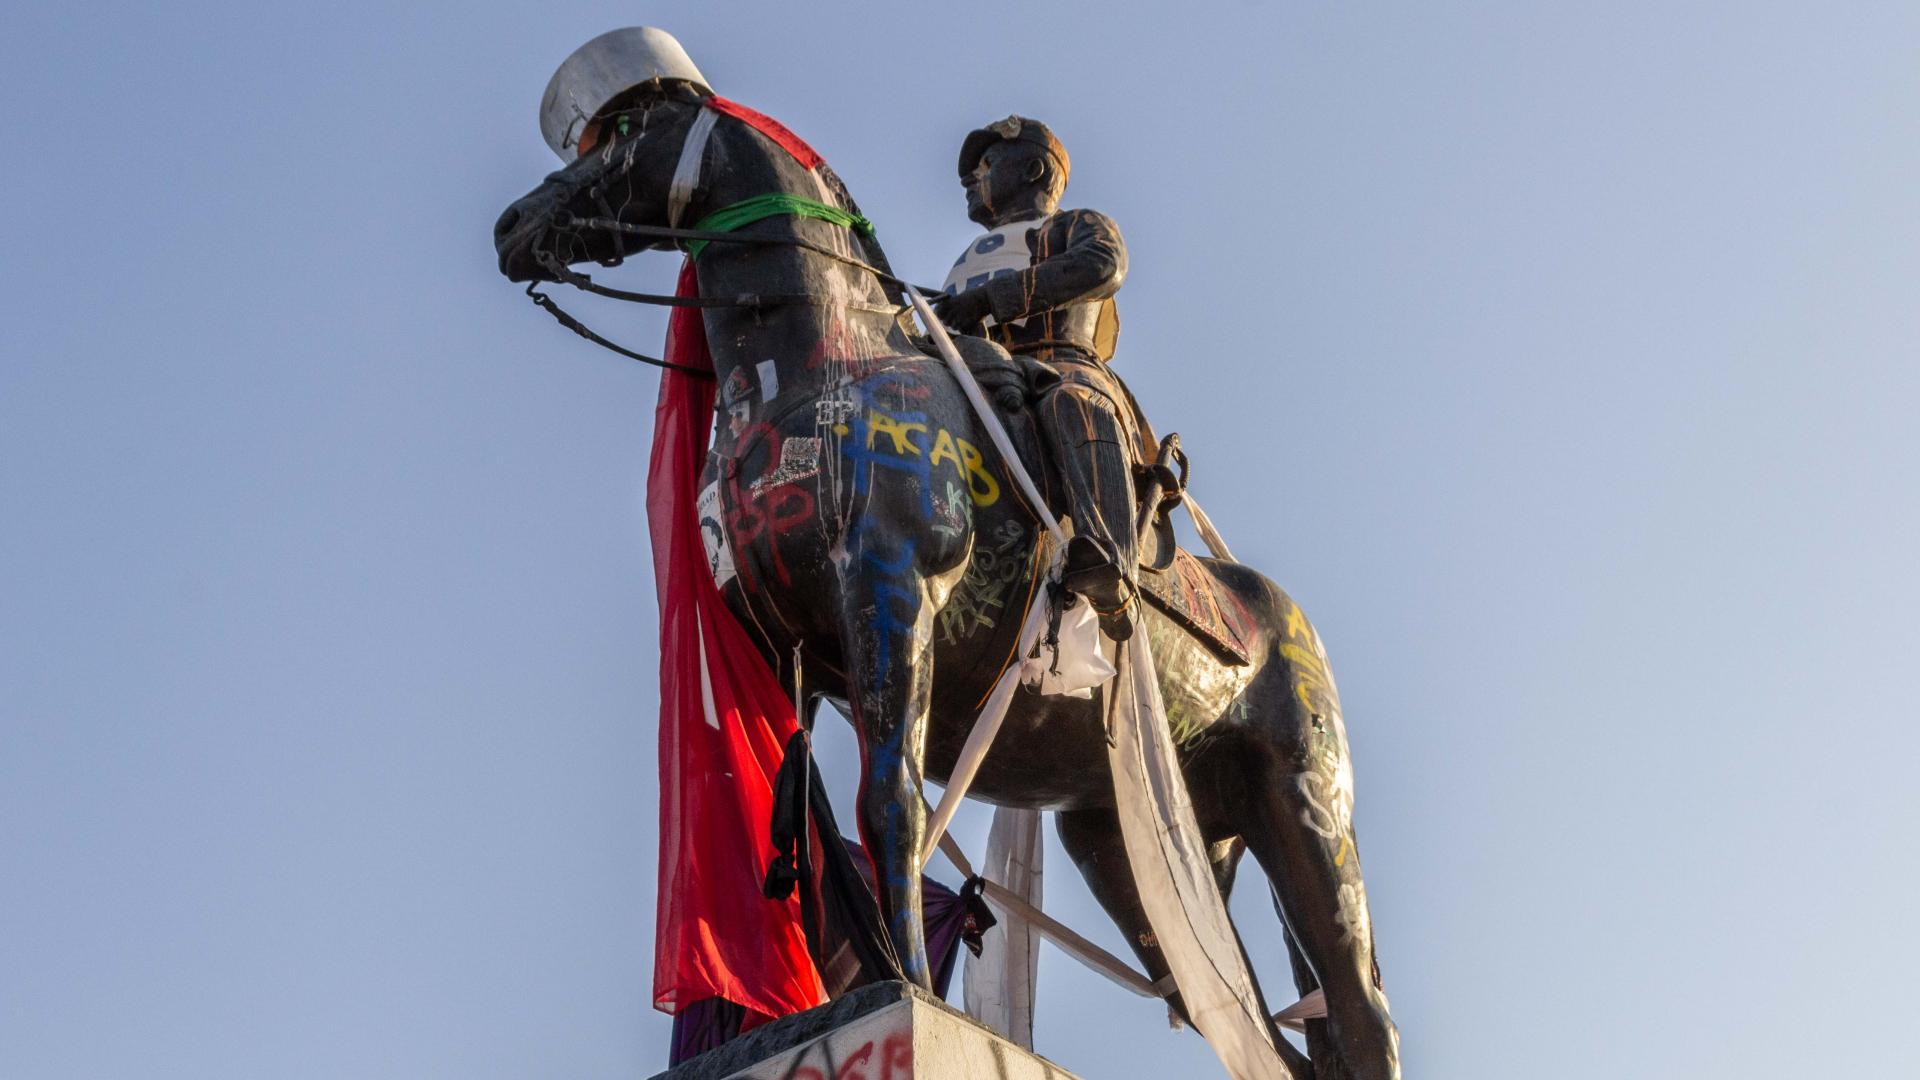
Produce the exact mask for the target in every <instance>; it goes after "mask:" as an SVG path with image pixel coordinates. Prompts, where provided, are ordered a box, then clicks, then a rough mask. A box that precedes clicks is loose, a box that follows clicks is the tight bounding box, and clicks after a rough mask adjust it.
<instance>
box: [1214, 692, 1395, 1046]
mask: <svg viewBox="0 0 1920 1080" xmlns="http://www.w3.org/2000/svg"><path fill="white" fill-rule="evenodd" d="M1288 659H1289V660H1290V661H1292V662H1293V664H1292V665H1289V664H1276V665H1275V666H1274V670H1275V674H1276V675H1279V674H1280V673H1282V672H1286V673H1287V674H1288V676H1289V679H1290V680H1291V679H1299V680H1300V682H1299V683H1293V682H1291V681H1289V683H1288V685H1285V686H1275V687H1274V688H1273V691H1272V692H1271V693H1270V694H1263V695H1261V696H1262V697H1263V698H1265V701H1264V703H1263V704H1264V705H1265V706H1266V709H1267V710H1269V714H1268V718H1267V722H1266V724H1265V725H1263V726H1265V728H1266V731H1267V732H1268V733H1269V735H1270V736H1271V738H1270V740H1269V741H1268V744H1267V745H1266V746H1265V747H1264V750H1265V752H1264V753H1261V754H1258V755H1255V756H1254V757H1253V758H1252V759H1251V760H1250V761H1249V763H1248V765H1249V768H1251V769H1252V770H1253V772H1252V774H1251V776H1250V777H1249V779H1250V781H1251V784H1250V787H1251V790H1252V791H1253V793H1254V795H1253V798H1252V805H1250V806H1249V807H1248V812H1249V816H1248V818H1247V820H1246V821H1245V822H1244V823H1243V824H1244V826H1245V831H1244V835H1245V837H1246V840H1247V847H1248V850H1250V851H1252V852H1253V857H1254V858H1255V859H1257V860H1258V861H1259V863H1260V866H1261V868H1262V869H1263V870H1265V871H1266V874H1267V878H1268V880H1269V881H1270V882H1271V883H1272V885H1273V891H1274V898H1275V901H1276V903H1277V905H1278V906H1279V908H1280V912H1281V917H1282V919H1283V920H1284V921H1285V922H1286V925H1287V930H1288V934H1289V936H1290V939H1291V941H1292V942H1293V943H1294V944H1295V945H1296V946H1297V947H1298V949H1299V952H1300V955H1301V957H1302V958H1304V960H1305V962H1306V964H1307V966H1309V967H1310V968H1311V974H1312V975H1313V977H1314V981H1315V982H1317V983H1318V985H1319V986H1320V987H1321V988H1322V989H1324V990H1325V991H1326V995H1327V1010H1328V1015H1327V1020H1326V1021H1325V1022H1324V1024H1325V1028H1324V1032H1320V1031H1316V1030H1314V1029H1315V1027H1316V1025H1319V1024H1320V1023H1322V1022H1320V1021H1309V1032H1310V1035H1309V1049H1310V1050H1313V1051H1315V1053H1314V1060H1315V1062H1316V1066H1315V1069H1316V1075H1317V1076H1318V1077H1320V1078H1323V1080H1325V1078H1331V1077H1341V1078H1342V1080H1344V1078H1346V1077H1352V1078H1353V1080H1394V1078H1397V1077H1398V1076H1399V1075H1400V1051H1399V1035H1398V1032H1397V1031H1396V1030H1395V1028H1394V1024H1393V1020H1392V1018H1391V1017H1390V1016H1388V1014H1387V999H1386V995H1385V994H1384V993H1383V992H1382V991H1381V987H1380V981H1379V968H1378V966H1377V965H1376V963H1375V961H1374V954H1373V927H1372V922H1371V919H1370V916H1369V915H1368V911H1367V894H1366V887H1365V885H1364V884H1363V883H1362V881H1361V877H1360V856H1359V851H1358V849H1357V848H1356V847H1355V844H1354V833H1353V770H1352V765H1351V763H1350V761H1349V759H1348V756H1347V740H1346V731H1345V729H1344V728H1343V727H1342V725H1341V722H1340V714H1339V704H1338V699H1337V698H1335V697H1333V691H1332V684H1331V681H1330V680H1324V681H1323V680H1321V679H1319V678H1318V677H1317V676H1318V675H1321V674H1324V667H1314V666H1313V665H1311V664H1309V663H1308V660H1309V657H1307V656H1305V655H1289V656H1288ZM1293 665H1302V666H1305V667H1307V668H1308V669H1309V670H1308V671H1307V672H1306V673H1305V674H1304V675H1303V673H1302V671H1301V670H1299V669H1298V668H1296V667H1294V666H1293ZM1275 681H1276V682H1278V681H1279V680H1277V679H1276V680H1275ZM1301 684H1304V685H1305V686H1306V689H1305V690H1304V691H1303V690H1302V689H1301ZM1276 699H1277V700H1276ZM1298 974H1299V972H1298V971H1297V970H1296V976H1297V975H1298ZM1301 982H1302V988H1303V989H1306V988H1310V987H1311V985H1313V984H1312V983H1308V982H1306V981H1305V980H1301ZM1328 1050H1331V1051H1333V1052H1334V1053H1335V1054H1336V1055H1337V1057H1338V1059H1339V1061H1338V1064H1337V1065H1336V1064H1334V1063H1333V1062H1329V1061H1326V1060H1325V1058H1326V1056H1327V1054H1326V1051H1328Z"/></svg>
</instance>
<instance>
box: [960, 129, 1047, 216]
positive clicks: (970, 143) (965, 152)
mask: <svg viewBox="0 0 1920 1080" xmlns="http://www.w3.org/2000/svg"><path fill="white" fill-rule="evenodd" d="M1071 168H1072V164H1071V162H1070V161H1069V160H1068V158H1067V148H1066V147H1064V146H1062V145H1060V140H1059V139H1057V138H1055V137H1054V135H1053V132H1052V131H1050V130H1048V129H1047V125H1045V124H1043V123H1041V122H1040V121H1038V120H1029V119H1027V118H1026V117H1024V116H1009V117H1007V118H1006V119H1005V120H999V121H996V122H994V123H991V124H988V125H987V126H986V127H983V128H980V129H979V130H977V131H974V132H971V133H969V134H968V135H967V139H966V142H964V143H962V144H961V146H960V184H961V186H962V187H964V188H965V189H966V192H967V216H968V217H969V218H972V219H973V220H974V221H977V222H979V223H980V224H982V225H985V226H987V227H989V228H991V227H993V226H996V225H1003V224H1005V223H1007V222H1009V221H1017V220H1021V219H1024V218H1029V217H1037V216H1041V215H1045V214H1051V213H1053V211H1054V210H1055V209H1057V208H1058V207H1059V205H1060V195H1061V193H1062V192H1063V191H1065V190H1066V187H1067V174H1068V172H1069V171H1070V170H1071Z"/></svg>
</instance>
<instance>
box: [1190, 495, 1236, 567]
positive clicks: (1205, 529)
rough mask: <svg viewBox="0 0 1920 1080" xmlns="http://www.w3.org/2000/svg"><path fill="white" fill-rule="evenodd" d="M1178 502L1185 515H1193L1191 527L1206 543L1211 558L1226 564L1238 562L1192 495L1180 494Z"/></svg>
mask: <svg viewBox="0 0 1920 1080" xmlns="http://www.w3.org/2000/svg"><path fill="white" fill-rule="evenodd" d="M1180 501H1181V502H1182V503H1183V504H1184V505H1185V506H1186V508H1187V513H1189V514H1191V515H1193V527H1194V529H1195V530H1197V531H1198V532H1199V533H1200V539H1201V540H1204V541H1205V542H1206V545H1207V550H1208V551H1210V552H1212V553H1213V557H1214V558H1216V559H1225V560H1227V561H1228V562H1239V561H1240V560H1239V559H1236V558H1234V557H1233V552H1231V551H1229V550H1227V541H1226V540H1225V539H1224V538H1223V537H1221V535H1220V530H1218V529H1216V528H1214V527H1213V519H1212V518H1210V517H1208V516H1207V512H1206V511H1205V510H1202V509H1200V504H1199V503H1197V502H1195V501H1194V498H1193V493H1192V492H1190V491H1189V492H1184V493H1182V495H1181V498H1180Z"/></svg>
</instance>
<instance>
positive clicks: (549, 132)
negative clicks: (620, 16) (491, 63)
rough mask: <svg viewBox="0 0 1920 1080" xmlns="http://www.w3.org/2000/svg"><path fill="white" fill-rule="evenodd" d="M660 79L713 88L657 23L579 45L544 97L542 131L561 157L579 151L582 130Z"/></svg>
mask: <svg viewBox="0 0 1920 1080" xmlns="http://www.w3.org/2000/svg"><path fill="white" fill-rule="evenodd" d="M655 79H682V80H685V81H686V82H690V83H692V84H693V85H694V87H695V88H696V89H698V90H699V91H700V92H701V93H703V94H711V93H713V88H712V87H710V86H708V85H707V78H706V76H704V75H702V74H700V69H699V68H697V67H694V66H693V60H692V58H690V57H688V56H687V50H685V49H683V48H681V47H680V43H679V42H678V41H675V40H674V38H673V35H672V34H669V33H667V32H666V31H665V30H656V29H654V28H653V27H651V26H629V27H627V28H625V29H622V30H609V31H607V32H606V33H604V34H601V35H600V36H599V37H597V38H594V39H593V40H592V41H589V42H587V43H586V44H585V45H582V46H580V47H579V48H577V49H575V50H573V55H572V56H569V57H567V58H566V60H565V61H563V62H562V63H561V65H560V70H558V71H556V72H554V73H553V78H551V79H549V80H547V92H546V94H544V95H543V96H542V97H541V98H540V135H541V137H542V138H544V139H546V140H547V145H548V146H550V147H552V148H553V152H554V153H556V154H558V155H560V160H561V161H572V160H573V159H574V158H575V157H576V156H577V155H578V149H579V140H580V130H581V129H582V128H584V127H586V126H587V121H589V120H592V119H593V118H594V117H595V116H596V115H598V114H599V112H600V110H601V109H604V108H606V107H607V104H608V103H609V102H611V101H612V100H613V99H614V98H617V97H619V96H620V95H621V94H624V93H626V92H627V91H629V90H631V89H633V88H634V87H636V86H639V85H640V84H641V83H647V82H652V81H653V80H655Z"/></svg>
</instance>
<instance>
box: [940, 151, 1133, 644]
mask: <svg viewBox="0 0 1920 1080" xmlns="http://www.w3.org/2000/svg"><path fill="white" fill-rule="evenodd" d="M1070 168H1071V164H1070V162H1069V160H1068V158H1067V150H1066V147H1064V146H1062V145H1060V140H1059V139H1058V138H1056V137H1054V134H1053V132H1052V131H1050V130H1049V129H1048V128H1047V126H1046V125H1045V124H1043V123H1040V122H1039V121H1037V120H1030V119H1027V118H1026V117H1022V116H1009V117H1007V118H1006V119H1004V120H999V121H996V122H994V123H992V124H988V125H987V126H986V127H983V128H980V129H979V130H977V131H974V132H972V133H970V134H968V135H967V138H966V141H965V142H964V143H962V144H961V147H960V183H961V186H962V187H964V188H965V189H966V193H967V216H968V217H969V218H971V219H973V220H974V221H975V222H978V223H979V224H981V225H983V226H985V227H986V229H987V232H986V233H984V234H983V235H981V236H980V237H978V238H977V239H975V240H974V241H973V242H972V243H971V244H969V245H968V246H967V250H966V251H965V252H964V253H963V254H962V255H961V256H960V259H959V261H957V262H955V263H954V264H953V270H952V271H951V272H950V273H949V274H948V275H947V280H946V284H945V293H944V294H943V295H941V296H939V297H937V298H936V299H935V300H934V304H933V307H934V311H935V313H937V314H938V315H939V316H940V320H941V321H942V322H944V323H946V324H947V325H948V326H949V327H951V328H952V329H954V330H956V331H959V332H961V333H968V334H978V335H981V336H984V337H987V338H989V339H991V340H992V341H995V342H997V343H999V344H1000V345H1001V346H1003V347H1005V348H1006V350H1007V351H1008V352H1012V353H1019V354H1021V355H1024V356H1028V357H1032V358H1033V359H1035V360H1039V361H1042V362H1044V363H1047V364H1049V365H1051V366H1052V367H1053V368H1054V369H1055V370H1057V371H1058V372H1059V373H1060V376H1061V381H1060V383H1059V385H1058V386H1056V387H1055V388H1054V389H1052V390H1050V391H1049V392H1048V393H1047V394H1046V396H1045V397H1043V398H1042V399H1041V401H1040V407H1039V410H1038V412H1039V419H1040V428H1041V430H1042V431H1043V432H1044V433H1045V437H1046V441H1047V448H1048V451H1049V453H1050V454H1051V455H1052V457H1053V460H1054V464H1055V468H1056V469H1057V470H1058V471H1059V474H1060V476H1061V478H1062V480H1063V481H1064V483H1065V485H1066V489H1067V491H1066V494H1067V512H1068V514H1069V515H1070V516H1071V517H1072V518H1073V531H1074V536H1073V539H1072V540H1071V541H1070V542H1069V543H1068V545H1067V555H1066V567H1065V578H1064V584H1065V585H1066V586H1067V588H1069V589H1071V590H1072V591H1074V592H1076V593H1079V594H1080V595H1082V596H1085V597H1086V598H1087V599H1088V601H1089V602H1091V603H1092V604H1093V606H1094V610H1095V611H1097V612H1099V613H1100V616H1101V625H1102V627H1103V628H1104V629H1105V630H1106V632H1107V635H1108V636H1109V637H1112V638H1114V639H1115V640H1124V639H1125V638H1126V637H1128V636H1129V635H1130V634H1131V633H1132V622H1131V608H1132V605H1133V600H1134V596H1135V584H1134V573H1135V571H1134V566H1135V559H1134V549H1135V538H1134V524H1133V522H1134V490H1133V461H1134V456H1135V449H1134V448H1135V446H1136V445H1137V443H1138V435H1137V423H1136V420H1135V417H1134V413H1133V408H1132V399H1131V398H1130V397H1129V396H1128V394H1127V392H1126V390H1125V388H1124V387H1122V386H1121V384H1120V381H1119V380H1118V379H1117V378H1116V377H1114V375H1113V373H1112V372H1110V371H1109V370H1108V369H1107V363H1108V361H1110V360H1111V359H1112V358H1113V346H1114V341H1115V339H1116V338H1117V337H1118V336H1119V330H1120V320H1119V316H1118V314H1117V313H1116V311H1115V307H1114V301H1113V296H1114V294H1115V293H1116V292H1118V291H1119V290H1120V283H1121V282H1122V281H1123V280H1125V278H1126V276H1127V246H1126V244H1125V242H1124V241H1122V240H1121V239H1120V229H1119V227H1118V226H1116V225H1115V224H1114V223H1113V220H1112V219H1111V218H1108V217H1107V216H1106V215H1104V214H1100V213H1097V212H1095V211H1092V210H1061V209H1059V206H1060V196H1061V193H1062V192H1063V191H1065V189H1066V186H1067V175H1068V172H1069V170H1070Z"/></svg>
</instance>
